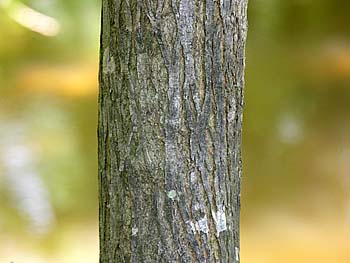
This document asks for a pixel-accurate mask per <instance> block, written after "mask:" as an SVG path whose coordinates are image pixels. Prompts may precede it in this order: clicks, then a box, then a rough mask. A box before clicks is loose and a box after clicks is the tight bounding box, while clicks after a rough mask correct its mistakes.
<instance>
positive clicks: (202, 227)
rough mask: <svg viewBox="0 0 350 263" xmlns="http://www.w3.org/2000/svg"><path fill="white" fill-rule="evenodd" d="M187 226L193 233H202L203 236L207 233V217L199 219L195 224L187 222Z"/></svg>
mask: <svg viewBox="0 0 350 263" xmlns="http://www.w3.org/2000/svg"><path fill="white" fill-rule="evenodd" d="M186 223H187V224H189V225H190V227H191V230H192V231H193V232H194V233H195V232H196V231H198V232H203V233H205V234H208V233H209V227H208V219H207V216H204V217H203V218H201V219H199V220H198V221H197V222H195V223H193V222H192V221H187V222H186Z"/></svg>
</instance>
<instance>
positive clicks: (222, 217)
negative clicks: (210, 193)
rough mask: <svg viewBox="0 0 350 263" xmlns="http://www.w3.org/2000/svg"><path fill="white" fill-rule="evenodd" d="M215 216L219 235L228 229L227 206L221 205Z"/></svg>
mask: <svg viewBox="0 0 350 263" xmlns="http://www.w3.org/2000/svg"><path fill="white" fill-rule="evenodd" d="M214 218H215V223H216V231H217V235H219V234H220V232H223V231H225V230H227V225H226V214H225V207H223V206H222V205H220V206H219V209H218V211H217V213H216V215H215V217H214Z"/></svg>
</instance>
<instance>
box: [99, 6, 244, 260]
mask: <svg viewBox="0 0 350 263" xmlns="http://www.w3.org/2000/svg"><path fill="white" fill-rule="evenodd" d="M102 5H103V7H102V32H101V52H100V74H99V82H100V91H99V122H98V153H99V157H98V160H99V205H100V208H99V219H100V225H99V228H100V262H101V263H105V262H135V263H136V262H235V263H237V262H239V261H240V256H239V214H240V181H241V171H242V164H241V129H242V111H243V86H244V65H245V55H244V50H245V41H246V34H247V14H246V9H247V0H220V1H219V0H103V1H102Z"/></svg>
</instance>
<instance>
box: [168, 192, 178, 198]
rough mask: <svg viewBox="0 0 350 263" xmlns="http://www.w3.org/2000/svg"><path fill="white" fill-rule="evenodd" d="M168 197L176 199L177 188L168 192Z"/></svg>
mask: <svg viewBox="0 0 350 263" xmlns="http://www.w3.org/2000/svg"><path fill="white" fill-rule="evenodd" d="M168 197H169V198H170V199H172V200H174V199H175V198H176V197H177V193H176V191H175V190H170V191H169V192H168Z"/></svg>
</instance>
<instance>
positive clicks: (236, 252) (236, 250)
mask: <svg viewBox="0 0 350 263" xmlns="http://www.w3.org/2000/svg"><path fill="white" fill-rule="evenodd" d="M235 256H236V261H237V262H239V248H238V247H235Z"/></svg>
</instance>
